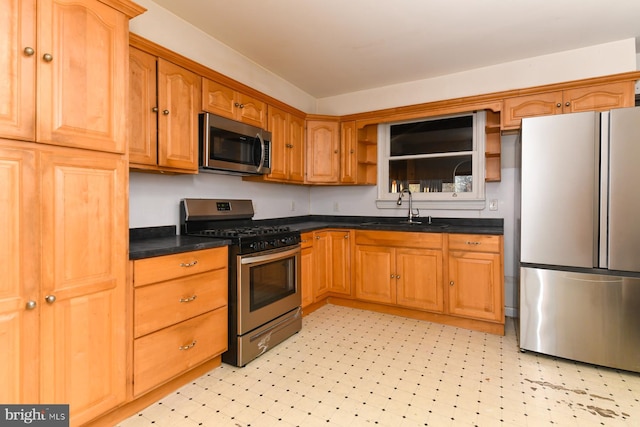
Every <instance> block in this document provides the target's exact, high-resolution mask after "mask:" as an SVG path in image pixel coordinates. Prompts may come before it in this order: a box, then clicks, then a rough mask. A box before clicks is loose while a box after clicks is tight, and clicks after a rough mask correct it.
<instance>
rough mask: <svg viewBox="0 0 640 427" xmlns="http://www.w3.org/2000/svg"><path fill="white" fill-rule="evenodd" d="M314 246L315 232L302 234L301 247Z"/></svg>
mask: <svg viewBox="0 0 640 427" xmlns="http://www.w3.org/2000/svg"><path fill="white" fill-rule="evenodd" d="M312 246H313V233H302V234H300V248H310V247H312Z"/></svg>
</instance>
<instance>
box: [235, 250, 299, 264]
mask: <svg viewBox="0 0 640 427" xmlns="http://www.w3.org/2000/svg"><path fill="white" fill-rule="evenodd" d="M299 253H300V245H296V246H295V247H294V248H292V249H288V250H285V251H278V252H271V253H269V254H264V255H256V256H251V255H249V256H246V255H244V256H242V255H241V256H240V257H239V258H240V264H243V265H246V264H256V263H259V262H264V261H274V260H277V259H280V258H288V257H290V256H294V255H298V254H299Z"/></svg>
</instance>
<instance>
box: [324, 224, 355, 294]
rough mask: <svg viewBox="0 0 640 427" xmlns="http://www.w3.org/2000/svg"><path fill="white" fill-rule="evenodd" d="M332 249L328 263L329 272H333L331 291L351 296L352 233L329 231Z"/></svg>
mask: <svg viewBox="0 0 640 427" xmlns="http://www.w3.org/2000/svg"><path fill="white" fill-rule="evenodd" d="M327 234H328V235H329V239H330V240H331V243H330V245H331V248H330V252H331V253H330V254H329V257H330V258H329V259H327V262H328V270H329V271H330V272H331V281H330V284H329V291H330V292H334V293H338V294H342V295H351V251H350V244H351V239H350V232H349V231H347V230H345V231H329V232H327Z"/></svg>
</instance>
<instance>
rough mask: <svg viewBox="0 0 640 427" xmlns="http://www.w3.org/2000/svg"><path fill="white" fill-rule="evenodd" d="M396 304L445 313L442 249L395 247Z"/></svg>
mask: <svg viewBox="0 0 640 427" xmlns="http://www.w3.org/2000/svg"><path fill="white" fill-rule="evenodd" d="M396 281H397V303H398V305H403V306H406V307H412V308H420V309H424V310H431V311H437V312H442V311H443V308H444V298H443V282H442V251H438V250H429V249H404V248H398V249H396Z"/></svg>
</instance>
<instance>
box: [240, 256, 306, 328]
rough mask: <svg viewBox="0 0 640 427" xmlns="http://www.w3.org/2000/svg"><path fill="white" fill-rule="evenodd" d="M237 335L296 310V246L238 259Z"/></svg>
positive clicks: (298, 287)
mask: <svg viewBox="0 0 640 427" xmlns="http://www.w3.org/2000/svg"><path fill="white" fill-rule="evenodd" d="M237 265H238V272H237V274H238V282H237V283H238V286H237V293H238V295H237V298H238V299H237V308H238V335H244V334H246V333H247V332H249V331H252V330H253V329H255V328H257V327H259V326H262V325H264V324H265V323H267V322H269V321H271V320H273V319H275V318H277V317H278V316H281V315H283V314H285V313H287V312H289V311H291V310H294V309H296V308H297V307H299V306H300V303H301V295H300V245H295V246H288V247H286V248H280V249H274V250H270V251H264V252H258V253H254V254H249V255H238V264H237Z"/></svg>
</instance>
